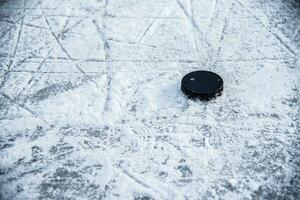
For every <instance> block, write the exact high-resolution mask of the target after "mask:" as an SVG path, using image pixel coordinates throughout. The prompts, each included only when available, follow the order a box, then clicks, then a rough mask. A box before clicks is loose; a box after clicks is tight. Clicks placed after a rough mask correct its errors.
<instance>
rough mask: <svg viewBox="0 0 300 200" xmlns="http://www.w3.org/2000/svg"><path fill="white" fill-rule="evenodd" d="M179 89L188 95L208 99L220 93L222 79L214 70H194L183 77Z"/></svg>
mask: <svg viewBox="0 0 300 200" xmlns="http://www.w3.org/2000/svg"><path fill="white" fill-rule="evenodd" d="M181 90H182V92H184V93H185V94H186V95H187V96H188V97H191V98H199V99H203V100H209V99H211V98H214V97H216V96H219V95H221V93H222V91H223V80H222V78H221V77H220V76H219V75H218V74H216V73H214V72H210V71H194V72H191V73H189V74H187V75H185V76H184V77H183V79H182V82H181Z"/></svg>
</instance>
